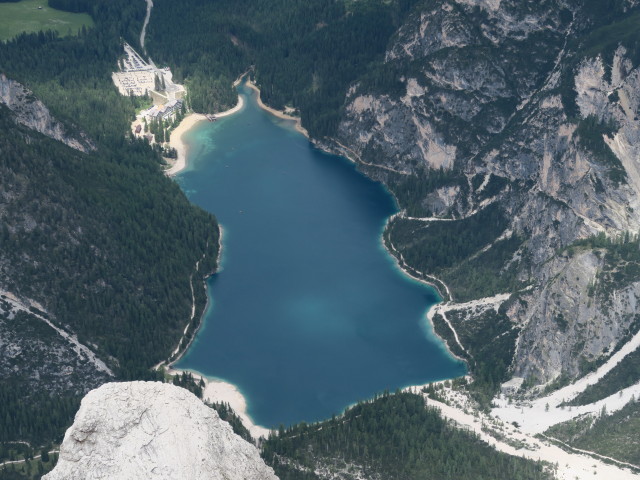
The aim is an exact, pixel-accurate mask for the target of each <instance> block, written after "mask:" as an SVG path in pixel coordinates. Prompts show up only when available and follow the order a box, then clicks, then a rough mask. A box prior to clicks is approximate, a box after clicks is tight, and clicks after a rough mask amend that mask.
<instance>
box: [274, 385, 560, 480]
mask: <svg viewBox="0 0 640 480" xmlns="http://www.w3.org/2000/svg"><path fill="white" fill-rule="evenodd" d="M262 455H263V458H264V459H265V461H266V462H267V463H269V464H270V465H271V466H273V468H274V469H275V471H276V474H277V475H278V476H279V478H280V479H282V480H294V479H295V480H297V479H301V480H313V479H318V478H319V477H318V476H316V475H315V474H314V473H313V471H314V469H318V468H322V469H328V470H329V471H331V472H334V473H335V472H338V471H340V472H342V474H343V475H347V476H344V477H342V478H361V476H362V475H365V476H366V478H385V479H389V480H394V479H414V478H422V479H438V480H464V479H473V480H482V479H486V480H489V479H491V480H494V479H496V478H509V479H511V480H524V479H550V478H553V475H552V474H551V473H550V472H549V470H548V468H546V467H545V465H544V464H542V463H537V462H531V461H528V460H525V459H522V458H518V457H512V456H509V455H506V454H503V453H500V452H497V451H496V450H494V449H493V448H491V447H489V446H488V445H487V444H486V443H484V442H483V441H481V440H480V439H479V438H478V437H477V436H476V435H475V434H473V433H470V432H467V431H464V430H460V429H458V428H457V427H455V426H453V425H452V424H451V423H450V422H449V421H448V420H445V419H443V418H442V417H441V416H440V414H439V413H438V411H437V410H436V409H434V408H430V407H429V406H428V402H427V403H426V405H425V399H424V398H423V397H422V396H421V395H416V394H412V393H406V392H405V393H395V394H389V393H384V394H383V395H381V396H378V397H377V398H375V399H373V400H371V401H367V402H362V403H359V404H357V405H355V406H354V407H351V408H349V409H348V410H347V411H346V412H345V413H344V415H341V416H339V417H334V418H332V419H330V420H326V421H324V422H320V423H317V424H311V425H309V424H305V423H301V424H299V425H294V426H291V427H289V428H285V427H281V428H280V430H279V432H278V433H277V435H273V436H272V437H270V438H269V439H268V440H267V441H266V442H265V443H264V445H263V453H262ZM347 472H352V473H351V475H349V474H348V473H347ZM358 473H360V474H361V476H359V477H358V476H357V474H358Z"/></svg>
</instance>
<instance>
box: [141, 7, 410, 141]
mask: <svg viewBox="0 0 640 480" xmlns="http://www.w3.org/2000/svg"><path fill="white" fill-rule="evenodd" d="M416 3H417V0H393V1H391V2H388V1H382V0H374V1H367V2H350V1H348V2H347V1H345V2H342V1H333V0H321V1H315V2H305V1H302V0H295V1H291V0H278V1H264V0H260V1H255V0H242V1H239V2H238V1H230V0H222V1H216V2H209V1H204V0H187V1H185V2H182V3H180V7H179V14H178V12H177V11H176V10H177V8H178V7H177V6H176V4H175V2H172V1H170V0H160V1H156V2H154V10H153V16H152V20H151V23H150V25H149V38H148V51H149V53H150V55H151V56H152V57H153V58H154V59H155V60H156V61H157V62H160V63H167V64H169V65H171V66H172V68H175V69H176V74H177V78H178V79H184V80H185V81H186V83H187V85H188V86H189V88H190V95H191V105H192V107H193V108H194V110H196V111H200V112H211V111H219V110H223V109H225V108H227V107H229V106H230V105H232V104H234V103H235V99H236V95H235V92H233V91H232V90H231V89H230V85H231V83H232V82H233V80H234V79H235V78H236V77H237V76H238V75H240V74H241V73H243V72H245V71H246V70H247V68H249V67H250V66H253V71H254V73H255V78H256V81H257V83H258V84H259V85H261V86H263V87H264V88H263V89H262V98H263V100H264V101H265V102H266V103H268V104H269V105H271V106H273V107H275V108H283V107H284V106H291V107H294V108H295V109H297V110H298V111H299V112H300V114H301V117H302V123H303V125H304V126H305V128H307V129H308V130H309V132H310V133H311V135H312V136H315V137H322V136H325V135H331V134H332V133H334V131H335V128H336V127H337V124H338V120H339V118H340V111H341V108H342V106H343V103H344V98H345V95H346V92H347V88H348V87H349V84H350V83H351V82H353V81H354V80H355V79H356V78H358V77H360V76H361V75H363V73H364V72H368V73H367V75H365V80H366V81H367V82H369V83H372V84H377V83H382V82H386V83H393V82H394V78H390V79H389V78H386V76H388V74H382V77H380V76H379V75H378V73H377V72H378V71H377V69H376V66H377V64H378V63H379V62H380V61H381V60H382V58H383V54H384V51H385V48H386V47H387V44H388V42H389V39H390V37H391V36H392V34H393V33H394V31H395V29H396V28H397V27H398V26H399V25H400V23H401V21H402V19H403V18H404V17H405V16H406V15H407V13H408V12H409V11H410V9H411V7H412V6H413V5H415V4H416ZM337 52H339V54H337ZM385 75H386V76H385Z"/></svg>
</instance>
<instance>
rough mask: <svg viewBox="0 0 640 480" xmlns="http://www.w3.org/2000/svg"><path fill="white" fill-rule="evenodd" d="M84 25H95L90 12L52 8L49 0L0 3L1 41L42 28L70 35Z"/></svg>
mask: <svg viewBox="0 0 640 480" xmlns="http://www.w3.org/2000/svg"><path fill="white" fill-rule="evenodd" d="M38 7H42V9H41V10H40V9H38ZM83 25H85V26H86V27H92V26H93V20H92V19H91V17H90V16H89V15H88V14H86V13H70V12H63V11H61V10H56V9H54V8H50V7H49V6H48V4H47V0H22V1H20V2H18V3H0V41H4V40H9V39H11V38H13V37H15V36H16V35H18V34H19V33H22V32H39V31H41V30H54V31H56V32H58V33H59V34H60V35H68V34H69V31H71V33H72V34H74V35H75V34H76V33H77V32H78V30H79V29H81V28H82V26H83Z"/></svg>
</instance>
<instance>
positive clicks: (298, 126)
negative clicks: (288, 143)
mask: <svg viewBox="0 0 640 480" xmlns="http://www.w3.org/2000/svg"><path fill="white" fill-rule="evenodd" d="M247 86H248V87H249V88H251V89H252V90H254V91H256V92H257V93H258V105H259V106H260V108H262V109H263V110H266V111H267V112H269V113H270V114H271V115H273V116H276V117H278V118H282V119H283V120H291V121H293V122H295V124H296V130H297V131H298V132H300V133H301V134H303V135H304V136H305V137H307V138H309V132H307V130H306V129H305V128H304V127H303V126H302V122H301V121H300V118H298V117H293V116H291V115H289V114H287V113H286V112H283V111H281V110H276V109H275V108H271V107H270V106H269V105H265V104H264V103H263V101H262V98H261V97H260V89H259V88H258V87H257V86H256V84H255V83H253V82H252V81H251V80H247Z"/></svg>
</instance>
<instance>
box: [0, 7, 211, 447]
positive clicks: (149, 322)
mask: <svg viewBox="0 0 640 480" xmlns="http://www.w3.org/2000/svg"><path fill="white" fill-rule="evenodd" d="M51 3H52V6H55V7H56V8H62V9H68V10H72V11H88V12H89V13H90V14H91V15H92V17H93V18H94V19H95V20H96V27H95V28H94V29H90V30H83V31H82V32H81V33H80V35H78V36H67V37H64V38H60V37H58V36H57V35H56V34H53V33H50V32H44V33H43V32H41V33H37V34H22V35H19V36H18V37H17V38H15V39H14V40H12V41H9V42H7V43H4V44H1V45H0V73H3V74H5V75H6V76H7V77H8V78H10V79H13V80H17V81H20V82H21V83H23V84H24V85H26V86H27V87H28V88H29V89H31V90H32V91H33V93H34V95H35V96H36V97H37V98H38V99H40V100H42V101H43V102H44V103H45V104H46V105H47V106H48V107H49V109H50V110H51V113H52V114H53V115H54V117H55V118H57V119H58V120H60V121H62V122H64V123H65V125H66V127H67V130H68V133H69V135H71V136H76V137H82V136H85V138H87V139H88V140H89V141H90V142H91V143H93V144H94V145H95V147H96V149H95V151H92V152H89V153H82V152H79V151H76V150H74V149H71V148H69V147H67V146H65V145H63V144H61V143H59V142H57V141H54V140H51V139H49V138H46V137H44V136H43V135H41V134H39V133H36V132H34V131H32V130H29V129H28V128H26V127H22V126H19V125H17V124H16V122H15V119H14V114H13V113H12V112H11V111H9V110H8V109H7V108H6V107H4V106H2V107H1V108H0V172H1V178H2V182H1V186H0V198H2V200H1V201H0V222H1V223H0V245H1V251H0V257H1V259H0V286H1V287H2V288H3V289H5V290H6V291H9V292H11V293H12V294H14V295H16V296H18V297H20V298H26V299H30V300H33V301H37V302H39V303H40V304H41V305H42V306H43V308H44V309H45V310H46V312H47V315H48V317H49V318H50V320H51V321H52V322H54V324H57V325H59V326H60V327H61V328H64V329H67V330H69V331H70V332H73V333H75V334H77V336H78V339H79V341H80V342H84V343H86V344H87V345H89V346H91V347H92V348H94V349H95V350H96V352H97V353H98V355H99V356H100V357H101V358H102V359H103V360H104V361H105V362H106V364H107V365H108V366H109V367H110V368H111V370H112V371H113V372H114V374H115V377H112V378H113V379H119V380H125V379H156V378H159V377H158V374H157V373H155V372H152V371H151V370H150V367H151V366H153V365H154V364H156V363H158V362H159V361H161V360H164V359H166V358H167V357H168V356H169V354H170V353H171V351H172V350H173V349H174V348H175V346H176V344H177V342H178V340H179V338H180V336H181V335H182V331H183V330H184V327H185V324H186V323H187V321H188V320H189V318H190V315H191V305H192V292H191V285H193V287H194V288H193V291H194V294H195V296H196V303H197V312H201V311H202V309H203V308H204V303H205V302H206V298H205V293H204V289H203V288H202V281H203V278H204V277H205V276H206V275H208V274H209V273H211V272H212V271H213V269H214V268H215V258H216V256H217V248H218V238H217V236H218V233H217V226H216V223H215V219H214V217H213V216H212V215H210V214H208V213H205V212H204V211H202V210H200V209H199V208H197V207H194V206H192V205H191V204H190V203H189V202H188V201H187V199H186V197H185V196H184V194H183V193H182V191H181V190H180V188H179V187H178V186H177V184H175V182H173V181H172V180H170V179H168V178H166V177H165V175H164V174H163V172H162V168H163V160H162V158H161V157H160V155H159V154H158V152H157V151H155V150H154V149H152V148H151V147H150V146H149V145H148V144H146V143H144V142H141V141H138V140H134V139H132V138H130V137H129V136H128V134H127V132H128V129H129V124H130V122H131V120H132V119H133V116H134V111H135V107H136V100H135V99H133V98H128V97H122V96H120V95H119V94H118V92H117V90H116V89H115V87H114V86H113V84H112V82H111V72H112V71H113V70H114V69H115V67H116V62H117V59H118V57H119V56H120V55H121V52H122V46H121V42H122V40H123V39H127V40H129V41H131V42H132V43H134V42H135V41H136V39H137V38H138V37H139V32H140V28H141V24H142V19H143V18H144V11H145V4H144V2H139V4H138V2H128V1H125V0H116V1H112V0H109V1H106V0H104V1H101V0H97V1H91V2H88V1H65V0H57V1H55V0H52V2H51ZM199 260H201V261H200V263H199V268H198V269H197V270H196V269H195V265H196V262H198V261H199ZM197 317H199V315H197ZM41 323H42V322H41ZM43 325H44V324H43ZM45 327H46V325H45ZM190 332H191V333H193V329H191V331H190ZM45 333H46V332H44V333H43V335H44V334H45ZM43 338H44V337H43ZM32 340H34V341H38V340H39V338H38V337H36V338H34V339H32ZM43 342H44V343H46V342H45V341H44V340H43ZM36 343H37V344H38V343H39V342H36ZM17 358H18V360H20V359H21V357H17ZM61 358H62V357H61ZM38 361H40V360H38V358H33V359H32V362H38ZM20 365H21V370H20V371H18V372H16V373H14V374H12V375H10V376H8V377H6V376H5V377H3V378H2V380H0V397H2V401H0V418H1V419H6V421H3V422H2V428H0V442H3V441H8V440H29V441H32V442H34V443H35V444H36V445H37V444H42V443H44V442H48V441H51V440H55V441H59V440H60V439H61V436H62V433H63V432H64V429H65V428H66V426H67V425H68V424H69V423H70V421H71V419H72V416H73V414H74V413H75V409H76V408H77V405H78V403H79V399H80V398H81V397H82V395H83V394H84V393H85V392H86V389H87V388H91V387H92V386H97V385H96V382H98V383H99V382H102V381H104V378H103V377H99V378H98V377H95V378H93V377H88V378H84V379H82V381H80V383H78V384H71V385H67V386H66V387H65V386H56V387H55V388H56V389H57V390H56V393H55V395H53V396H52V397H50V392H49V389H50V388H53V387H50V386H49V385H48V384H47V382H43V381H42V380H41V379H40V380H39V379H38V377H37V376H34V375H35V374H34V373H33V372H30V368H31V367H32V368H34V369H36V368H38V367H40V365H36V364H35V363H34V364H33V365H31V366H30V365H29V364H28V362H26V363H21V364H20ZM50 368H52V369H55V368H56V367H55V365H51V366H50ZM34 371H35V370H34ZM52 374H53V373H52ZM58 383H59V384H60V385H63V382H58ZM56 385H58V384H57V383H56Z"/></svg>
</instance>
